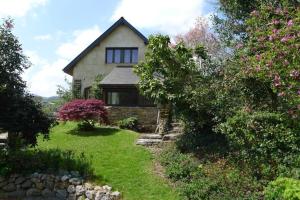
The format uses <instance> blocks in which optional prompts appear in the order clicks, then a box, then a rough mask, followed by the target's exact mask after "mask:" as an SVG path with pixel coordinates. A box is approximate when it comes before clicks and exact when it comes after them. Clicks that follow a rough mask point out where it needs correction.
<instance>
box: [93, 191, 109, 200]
mask: <svg viewBox="0 0 300 200" xmlns="http://www.w3.org/2000/svg"><path fill="white" fill-rule="evenodd" d="M95 200H111V198H110V197H109V194H106V193H101V194H100V196H98V197H97V195H96V197H95Z"/></svg>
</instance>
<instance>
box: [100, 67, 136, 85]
mask: <svg viewBox="0 0 300 200" xmlns="http://www.w3.org/2000/svg"><path fill="white" fill-rule="evenodd" d="M139 80H140V79H139V77H138V76H137V75H136V74H135V73H134V72H133V68H132V67H131V66H128V67H124V66H120V67H115V68H114V69H113V70H112V71H111V72H110V73H109V74H108V75H107V76H105V78H104V79H103V80H102V81H101V82H100V85H137V84H138V82H139Z"/></svg>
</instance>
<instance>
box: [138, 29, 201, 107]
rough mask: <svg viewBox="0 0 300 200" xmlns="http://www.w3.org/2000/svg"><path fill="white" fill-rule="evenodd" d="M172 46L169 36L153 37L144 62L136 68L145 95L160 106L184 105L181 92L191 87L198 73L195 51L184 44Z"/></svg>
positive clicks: (184, 97)
mask: <svg viewBox="0 0 300 200" xmlns="http://www.w3.org/2000/svg"><path fill="white" fill-rule="evenodd" d="M170 45H171V44H170V38H169V37H168V36H163V35H157V36H150V37H149V44H148V46H147V48H148V51H147V52H146V56H145V61H143V62H141V63H139V64H138V65H136V66H135V72H136V73H137V74H138V75H139V76H140V79H141V80H140V82H139V87H140V89H141V91H142V93H143V94H144V95H145V96H147V97H150V98H151V99H153V100H154V101H155V102H156V103H161V104H165V103H168V102H177V101H184V99H186V94H185V93H182V91H184V89H185V88H186V87H189V85H190V84H192V82H191V81H192V80H193V78H192V77H193V76H194V75H195V73H196V71H197V66H196V63H195V61H194V60H193V51H192V49H189V48H186V47H185V46H184V45H183V43H179V44H177V45H175V46H174V48H172V47H170ZM179 69H180V70H179ZM182 83H185V84H182Z"/></svg>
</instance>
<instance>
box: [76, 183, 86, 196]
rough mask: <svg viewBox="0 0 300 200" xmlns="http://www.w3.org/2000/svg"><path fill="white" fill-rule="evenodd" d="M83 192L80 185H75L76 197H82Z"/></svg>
mask: <svg viewBox="0 0 300 200" xmlns="http://www.w3.org/2000/svg"><path fill="white" fill-rule="evenodd" d="M84 192H85V189H84V187H83V186H82V185H77V186H76V195H77V196H80V195H83V194H84Z"/></svg>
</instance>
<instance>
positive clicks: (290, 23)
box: [287, 19, 294, 27]
mask: <svg viewBox="0 0 300 200" xmlns="http://www.w3.org/2000/svg"><path fill="white" fill-rule="evenodd" d="M293 24H294V23H293V20H291V19H290V20H289V21H288V23H287V26H288V27H291V26H293Z"/></svg>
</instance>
